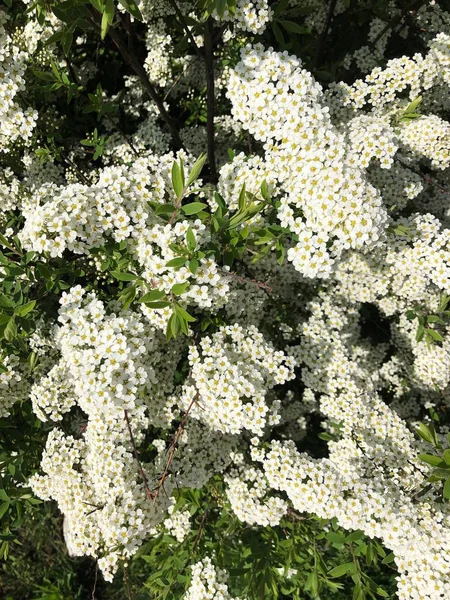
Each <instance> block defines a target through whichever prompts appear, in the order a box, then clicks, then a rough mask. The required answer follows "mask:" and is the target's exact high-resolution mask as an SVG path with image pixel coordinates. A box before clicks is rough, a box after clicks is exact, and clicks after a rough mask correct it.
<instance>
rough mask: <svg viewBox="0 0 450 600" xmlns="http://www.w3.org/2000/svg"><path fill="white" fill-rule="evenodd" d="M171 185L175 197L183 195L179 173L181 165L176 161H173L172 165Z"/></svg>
mask: <svg viewBox="0 0 450 600" xmlns="http://www.w3.org/2000/svg"><path fill="white" fill-rule="evenodd" d="M172 186H173V191H174V192H175V195H176V197H177V198H178V199H180V198H181V197H182V196H183V191H184V186H183V178H182V175H181V167H180V165H179V163H178V162H177V161H175V162H174V163H173V165H172Z"/></svg>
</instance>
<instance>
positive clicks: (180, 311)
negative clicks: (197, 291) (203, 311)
mask: <svg viewBox="0 0 450 600" xmlns="http://www.w3.org/2000/svg"><path fill="white" fill-rule="evenodd" d="M174 310H175V312H176V314H177V315H178V316H179V317H182V318H183V319H184V320H185V321H187V322H188V323H194V321H196V320H197V319H195V318H194V317H193V316H192V315H190V314H189V313H188V312H187V311H185V310H184V308H183V307H181V306H180V305H179V304H175V305H174Z"/></svg>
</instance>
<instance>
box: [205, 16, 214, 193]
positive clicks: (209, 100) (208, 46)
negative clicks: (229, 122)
mask: <svg viewBox="0 0 450 600" xmlns="http://www.w3.org/2000/svg"><path fill="white" fill-rule="evenodd" d="M213 40H214V25H213V19H212V17H208V19H207V20H206V23H205V67H206V110H207V114H206V135H207V144H208V148H207V154H208V163H209V172H210V180H211V183H217V168H216V155H215V141H214V105H215V92H214V43H213Z"/></svg>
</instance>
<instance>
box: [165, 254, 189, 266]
mask: <svg viewBox="0 0 450 600" xmlns="http://www.w3.org/2000/svg"><path fill="white" fill-rule="evenodd" d="M185 264H186V258H185V257H184V256H177V257H176V258H172V260H169V261H168V262H166V267H174V268H179V267H184V265H185Z"/></svg>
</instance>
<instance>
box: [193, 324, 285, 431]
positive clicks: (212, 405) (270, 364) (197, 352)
mask: <svg viewBox="0 0 450 600" xmlns="http://www.w3.org/2000/svg"><path fill="white" fill-rule="evenodd" d="M199 346H200V347H199V348H197V347H196V346H191V348H190V351H189V362H190V365H191V374H190V377H189V379H188V382H187V384H186V386H185V388H184V393H183V397H182V399H181V401H182V403H183V404H184V405H185V406H186V407H187V406H189V404H190V402H194V406H193V407H192V409H191V413H190V414H191V415H192V417H193V418H196V419H200V420H201V421H202V422H204V423H206V424H208V425H209V426H210V427H212V428H214V429H215V430H217V431H221V432H223V433H231V434H237V433H240V432H241V431H242V430H243V429H247V430H248V431H252V432H253V433H255V434H256V435H262V433H263V431H264V428H265V427H266V425H270V424H272V425H273V424H274V423H276V422H277V406H278V403H277V402H274V403H273V404H272V406H271V405H270V404H269V403H268V402H267V396H269V397H270V395H268V392H269V390H270V389H271V388H273V387H274V386H275V385H277V384H282V383H285V382H286V381H288V380H289V379H292V378H293V368H294V361H293V360H292V359H291V358H290V357H287V356H285V354H284V353H283V352H281V351H277V350H275V349H274V348H273V347H272V345H271V344H270V343H267V342H266V341H265V340H264V337H263V336H262V334H261V333H260V332H259V331H258V330H257V329H256V327H249V328H247V329H244V328H243V327H241V326H239V325H234V326H227V327H222V328H220V330H219V331H218V332H217V333H214V334H213V335H212V336H207V337H204V338H203V339H202V340H201V342H200V345H199Z"/></svg>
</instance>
